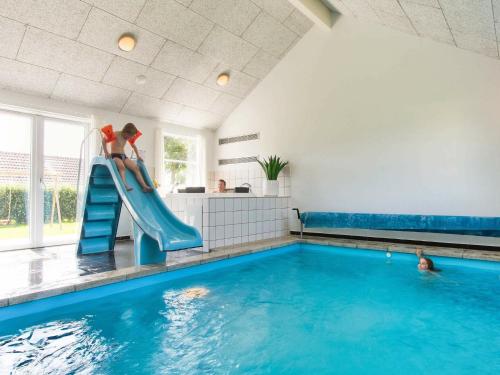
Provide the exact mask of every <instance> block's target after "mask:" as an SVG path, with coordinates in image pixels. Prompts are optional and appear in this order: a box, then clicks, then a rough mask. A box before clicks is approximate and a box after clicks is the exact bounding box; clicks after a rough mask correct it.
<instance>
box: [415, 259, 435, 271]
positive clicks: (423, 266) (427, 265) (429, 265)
mask: <svg viewBox="0 0 500 375" xmlns="http://www.w3.org/2000/svg"><path fill="white" fill-rule="evenodd" d="M418 269H419V270H422V271H433V270H434V263H433V262H432V260H431V259H429V258H423V257H422V258H420V259H419V260H418Z"/></svg>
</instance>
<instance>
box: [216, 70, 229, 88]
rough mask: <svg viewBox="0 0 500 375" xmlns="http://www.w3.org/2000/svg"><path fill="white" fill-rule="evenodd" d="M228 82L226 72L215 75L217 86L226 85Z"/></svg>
mask: <svg viewBox="0 0 500 375" xmlns="http://www.w3.org/2000/svg"><path fill="white" fill-rule="evenodd" d="M228 83H229V74H228V73H221V74H219V76H218V77H217V84H218V85H219V86H226V85H227V84H228Z"/></svg>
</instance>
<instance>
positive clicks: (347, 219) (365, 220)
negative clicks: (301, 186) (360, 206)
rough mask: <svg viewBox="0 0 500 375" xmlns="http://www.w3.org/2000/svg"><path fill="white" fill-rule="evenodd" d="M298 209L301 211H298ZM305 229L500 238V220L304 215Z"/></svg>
mask: <svg viewBox="0 0 500 375" xmlns="http://www.w3.org/2000/svg"><path fill="white" fill-rule="evenodd" d="M295 210H297V209H295ZM297 214H298V217H299V219H300V221H301V223H302V225H303V226H304V227H305V228H356V229H373V230H393V231H411V232H432V233H449V234H466V235H473V236H487V237H500V217H480V216H441V215H398V214H363V213H345V212H303V213H300V212H299V211H298V210H297Z"/></svg>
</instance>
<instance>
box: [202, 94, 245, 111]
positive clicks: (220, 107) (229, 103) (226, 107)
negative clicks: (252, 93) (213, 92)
mask: <svg viewBox="0 0 500 375" xmlns="http://www.w3.org/2000/svg"><path fill="white" fill-rule="evenodd" d="M241 101H242V99H241V98H238V97H236V96H233V95H229V94H225V93H224V94H221V95H220V96H219V97H218V98H217V100H216V101H215V102H214V104H212V106H211V107H210V112H214V113H217V114H219V115H222V116H227V115H229V114H230V113H231V112H232V111H233V110H234V109H235V108H236V107H237V106H238V105H239V104H240V103H241Z"/></svg>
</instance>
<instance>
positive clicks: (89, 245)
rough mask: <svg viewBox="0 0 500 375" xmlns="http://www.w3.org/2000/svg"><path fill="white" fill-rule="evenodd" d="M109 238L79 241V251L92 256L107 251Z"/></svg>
mask: <svg viewBox="0 0 500 375" xmlns="http://www.w3.org/2000/svg"><path fill="white" fill-rule="evenodd" d="M109 250H111V249H110V248H109V238H108V237H101V238H86V239H83V240H80V251H81V253H82V254H93V253H101V252H103V251H109Z"/></svg>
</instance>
